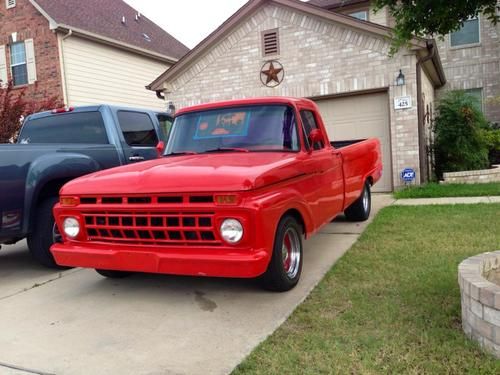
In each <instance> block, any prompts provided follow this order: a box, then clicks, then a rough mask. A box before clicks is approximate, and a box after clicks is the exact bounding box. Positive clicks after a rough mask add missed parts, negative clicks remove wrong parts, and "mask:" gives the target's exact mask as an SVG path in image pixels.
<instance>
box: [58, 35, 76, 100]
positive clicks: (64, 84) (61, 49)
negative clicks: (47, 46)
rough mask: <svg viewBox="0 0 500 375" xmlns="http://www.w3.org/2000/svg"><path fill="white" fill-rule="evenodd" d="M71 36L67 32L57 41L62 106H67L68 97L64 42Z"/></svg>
mask: <svg viewBox="0 0 500 375" xmlns="http://www.w3.org/2000/svg"><path fill="white" fill-rule="evenodd" d="M71 35H73V30H71V29H70V30H69V31H68V33H67V34H66V35H64V36H63V37H62V38H60V39H59V37H58V38H57V39H58V43H59V59H60V62H61V70H62V72H61V73H62V74H61V78H62V87H63V97H64V104H65V105H68V106H69V97H68V83H67V76H66V63H65V59H64V47H63V44H64V41H65V40H66V39H68V38H69V37H70V36H71Z"/></svg>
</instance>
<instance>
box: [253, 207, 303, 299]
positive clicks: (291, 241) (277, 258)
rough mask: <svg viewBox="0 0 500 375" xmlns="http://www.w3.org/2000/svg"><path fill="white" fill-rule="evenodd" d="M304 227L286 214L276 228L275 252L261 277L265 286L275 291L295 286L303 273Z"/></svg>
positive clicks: (286, 289) (284, 290) (282, 290)
mask: <svg viewBox="0 0 500 375" xmlns="http://www.w3.org/2000/svg"><path fill="white" fill-rule="evenodd" d="M302 258H303V257H302V228H301V226H300V225H299V223H298V222H297V220H296V219H295V218H294V217H292V216H284V217H283V218H282V219H281V220H280V222H279V224H278V228H277V229H276V235H275V238H274V245H273V254H272V256H271V260H270V262H269V265H268V267H267V270H266V272H265V273H264V275H263V276H262V277H261V281H262V284H263V287H264V288H266V289H268V290H272V291H275V292H286V291H288V290H290V289H292V288H294V287H295V286H296V285H297V283H298V282H299V279H300V274H301V273H302Z"/></svg>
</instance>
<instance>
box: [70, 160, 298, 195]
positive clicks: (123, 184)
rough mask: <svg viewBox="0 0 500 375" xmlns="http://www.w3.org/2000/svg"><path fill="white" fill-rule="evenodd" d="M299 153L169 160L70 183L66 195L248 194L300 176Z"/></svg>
mask: <svg viewBox="0 0 500 375" xmlns="http://www.w3.org/2000/svg"><path fill="white" fill-rule="evenodd" d="M298 157H299V154H297V153H282V152H251V153H219V154H199V155H186V156H170V157H164V158H161V159H156V160H152V161H146V162H142V163H137V164H130V165H126V166H122V167H118V168H112V169H108V170H105V171H100V172H97V173H92V174H89V175H86V176H83V177H80V178H77V179H75V180H73V181H70V182H69V183H67V184H66V185H64V187H63V188H62V189H61V194H64V195H89V194H113V195H114V194H145V193H152V194H154V193H184V192H188V193H189V192H229V191H245V190H252V189H257V188H261V187H264V186H266V185H270V184H273V183H276V182H279V181H282V180H285V179H289V178H292V177H295V176H298V175H301V174H303V172H302V171H301V168H299V165H301V163H298V162H297V159H298Z"/></svg>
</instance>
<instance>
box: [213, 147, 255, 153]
mask: <svg viewBox="0 0 500 375" xmlns="http://www.w3.org/2000/svg"><path fill="white" fill-rule="evenodd" d="M208 152H250V151H249V150H247V149H246V148H238V147H219V148H214V149H212V150H206V151H203V153H208Z"/></svg>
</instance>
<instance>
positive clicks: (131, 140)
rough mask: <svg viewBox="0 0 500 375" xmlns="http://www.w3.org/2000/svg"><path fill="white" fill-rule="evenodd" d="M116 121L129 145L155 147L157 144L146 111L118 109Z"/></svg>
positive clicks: (151, 123) (154, 132)
mask: <svg viewBox="0 0 500 375" xmlns="http://www.w3.org/2000/svg"><path fill="white" fill-rule="evenodd" d="M118 121H119V123H120V128H121V129H122V132H123V136H124V138H125V142H127V144H128V145H129V146H141V147H155V146H156V145H157V144H158V137H157V135H156V131H155V128H154V126H153V122H152V121H151V119H150V118H149V116H148V115H147V114H146V113H140V112H131V111H119V112H118Z"/></svg>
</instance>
